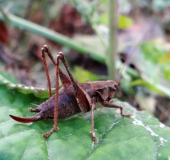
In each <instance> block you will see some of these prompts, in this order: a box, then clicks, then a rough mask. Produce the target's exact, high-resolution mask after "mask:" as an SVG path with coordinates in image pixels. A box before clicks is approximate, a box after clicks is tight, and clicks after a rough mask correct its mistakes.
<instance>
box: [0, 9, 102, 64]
mask: <svg viewBox="0 0 170 160" xmlns="http://www.w3.org/2000/svg"><path fill="white" fill-rule="evenodd" d="M0 20H2V21H8V22H10V23H11V24H13V25H14V26H17V27H19V28H22V29H25V30H29V31H31V32H34V33H36V34H38V35H41V36H43V37H45V38H47V39H50V40H52V41H54V42H57V43H59V44H62V45H64V46H67V47H69V48H71V49H74V50H76V51H78V52H80V53H88V54H90V55H91V57H92V58H93V59H95V60H97V61H99V62H101V63H105V59H104V58H103V57H102V56H100V54H99V53H96V52H94V51H92V50H90V49H89V48H87V47H86V46H82V45H81V44H79V43H78V42H77V41H74V40H73V39H71V38H68V37H66V36H63V35H61V34H59V33H57V32H55V31H53V30H50V29H47V28H45V27H42V26H40V25H37V24H35V23H33V22H30V21H27V20H25V19H22V18H19V17H17V16H15V15H12V14H10V13H5V15H4V14H3V13H2V12H1V13H0Z"/></svg>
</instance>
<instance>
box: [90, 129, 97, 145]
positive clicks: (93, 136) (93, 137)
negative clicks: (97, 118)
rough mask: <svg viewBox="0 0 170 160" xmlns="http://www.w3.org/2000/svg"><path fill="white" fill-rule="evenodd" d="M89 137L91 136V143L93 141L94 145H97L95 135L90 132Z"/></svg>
mask: <svg viewBox="0 0 170 160" xmlns="http://www.w3.org/2000/svg"><path fill="white" fill-rule="evenodd" d="M90 135H91V138H92V141H94V142H95V143H97V138H96V137H95V133H94V132H92V131H90Z"/></svg>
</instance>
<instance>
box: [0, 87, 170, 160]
mask: <svg viewBox="0 0 170 160" xmlns="http://www.w3.org/2000/svg"><path fill="white" fill-rule="evenodd" d="M0 97H1V98H0V104H1V106H0V159H3V160H6V159H8V160H10V159H11V160H18V159H22V160H30V159H41V160H46V159H49V160H54V159H56V160H58V159H67V160H69V159H70V160H71V159H88V160H91V159H98V160H100V159H107V160H110V159H113V158H114V159H118V160H124V159H136V160H138V159H139V160H141V159H145V160H157V159H158V160H159V159H168V157H170V152H169V149H170V141H169V139H170V136H169V135H170V129H169V128H168V127H165V126H164V125H163V124H161V123H160V122H159V121H158V120H157V119H156V118H153V117H152V116H150V115H149V114H148V113H146V112H138V111H136V110H135V109H133V108H132V107H131V106H130V105H129V104H127V103H123V102H120V101H118V100H117V101H116V100H115V103H119V104H120V105H122V106H123V108H124V112H125V113H126V114H132V115H133V116H132V118H123V117H121V116H120V114H119V110H116V109H108V108H104V109H102V110H100V109H97V110H96V111H95V133H96V137H97V139H98V143H97V144H95V143H94V142H92V140H91V137H90V134H89V132H90V113H86V114H85V113H80V114H77V115H75V116H72V117H69V118H65V119H60V120H59V128H60V130H59V132H55V133H53V134H52V135H51V136H50V137H49V138H48V139H45V138H43V137H42V136H41V134H42V133H45V132H48V131H49V130H50V129H51V128H52V126H53V120H50V119H49V120H43V121H39V122H35V123H32V124H22V123H19V122H15V121H14V120H12V119H11V118H10V117H9V115H10V114H12V115H15V116H23V117H25V116H32V115H34V114H33V113H30V112H29V111H28V110H27V109H28V108H30V107H32V106H31V103H35V104H40V103H41V102H43V101H44V99H41V98H37V97H36V96H35V95H34V94H33V93H29V94H24V93H22V92H19V91H18V90H17V89H16V88H12V89H11V88H8V87H7V86H5V85H4V84H1V85H0Z"/></svg>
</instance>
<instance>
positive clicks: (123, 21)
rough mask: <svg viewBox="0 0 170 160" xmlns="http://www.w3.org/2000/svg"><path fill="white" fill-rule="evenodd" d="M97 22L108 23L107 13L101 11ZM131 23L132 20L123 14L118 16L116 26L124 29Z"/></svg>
mask: <svg viewBox="0 0 170 160" xmlns="http://www.w3.org/2000/svg"><path fill="white" fill-rule="evenodd" d="M99 22H100V23H102V24H105V25H108V14H107V13H103V14H102V15H101V16H100V19H99ZM132 24H133V20H132V19H131V18H129V17H127V16H125V15H120V16H119V17H118V28H119V29H125V28H128V27H130V26H131V25H132Z"/></svg>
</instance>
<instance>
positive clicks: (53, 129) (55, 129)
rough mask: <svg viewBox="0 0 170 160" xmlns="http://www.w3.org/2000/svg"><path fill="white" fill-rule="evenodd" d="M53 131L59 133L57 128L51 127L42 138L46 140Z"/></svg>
mask: <svg viewBox="0 0 170 160" xmlns="http://www.w3.org/2000/svg"><path fill="white" fill-rule="evenodd" d="M54 131H56V132H58V131H59V128H58V127H57V128H54V127H53V128H52V129H51V130H50V131H49V132H47V133H44V134H42V136H43V137H44V138H48V137H49V136H50V135H51V134H52V133H53V132H54Z"/></svg>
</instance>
